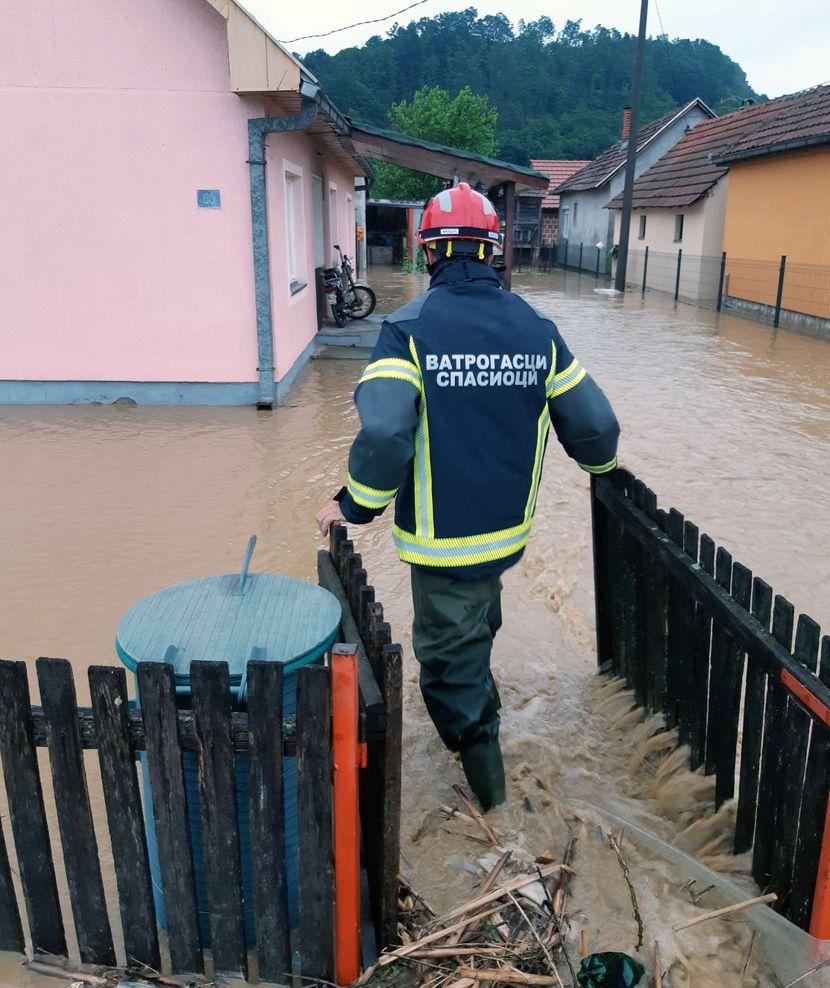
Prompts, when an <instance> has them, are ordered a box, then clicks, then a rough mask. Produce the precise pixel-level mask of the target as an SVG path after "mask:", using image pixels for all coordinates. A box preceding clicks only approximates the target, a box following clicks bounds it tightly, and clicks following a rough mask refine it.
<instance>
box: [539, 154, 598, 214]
mask: <svg viewBox="0 0 830 988" xmlns="http://www.w3.org/2000/svg"><path fill="white" fill-rule="evenodd" d="M588 164H590V162H589V161H565V160H561V159H559V160H553V159H549V158H531V159H530V167H531V168H533V169H534V170H535V171H537V172H542V174H543V175H547V176H548V178H549V179H550V185H549V186H548V191H547V192H546V193H545V194H544V198H543V199H542V209H558V208H559V196H558V195H557V194H556V193H555V192H554V191H553V190H554V189H555V188H556V187H557V186H558V185H560V184H561V183H562V182H564V181H565V179H567V178H570V177H571V175H573V174H574V173H575V172H578V171H579V169H580V168H584V167H585V165H588Z"/></svg>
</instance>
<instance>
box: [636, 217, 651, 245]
mask: <svg viewBox="0 0 830 988" xmlns="http://www.w3.org/2000/svg"><path fill="white" fill-rule="evenodd" d="M638 221H639V225H638V228H637V239H638V240H645V239H646V226H647V225H648V217H647V216H646V214H645V213H640V215H639V217H638Z"/></svg>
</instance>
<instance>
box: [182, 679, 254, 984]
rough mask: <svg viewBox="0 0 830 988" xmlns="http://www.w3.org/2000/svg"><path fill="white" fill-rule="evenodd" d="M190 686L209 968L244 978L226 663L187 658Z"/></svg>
mask: <svg viewBox="0 0 830 988" xmlns="http://www.w3.org/2000/svg"><path fill="white" fill-rule="evenodd" d="M190 690H191V701H192V703H193V719H194V721H195V725H196V744H197V747H196V757H197V765H198V772H199V796H200V803H201V810H202V856H203V867H204V875H205V886H206V889H207V903H208V916H209V922H210V947H211V952H212V954H213V968H214V971H216V972H217V973H219V974H223V975H230V976H231V977H234V976H235V977H240V976H241V977H243V978H247V973H248V952H247V950H246V949H245V921H244V917H243V912H242V870H241V864H240V858H239V825H238V822H237V814H236V779H235V765H234V752H233V742H232V739H231V692H230V676H229V674H228V665H227V663H226V662H192V663H191V664H190Z"/></svg>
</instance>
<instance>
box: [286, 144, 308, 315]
mask: <svg viewBox="0 0 830 988" xmlns="http://www.w3.org/2000/svg"><path fill="white" fill-rule="evenodd" d="M283 194H284V197H285V198H284V203H285V259H286V265H287V269H288V289H289V291H290V292H291V295H292V296H293V295H298V294H299V293H300V292H301V291H303V289H304V288H306V287H307V286H308V275H307V272H306V263H307V258H306V247H305V211H304V208H303V203H304V183H303V169H302V168H301V167H300V166H299V165H294V164H292V163H291V162H290V161H283Z"/></svg>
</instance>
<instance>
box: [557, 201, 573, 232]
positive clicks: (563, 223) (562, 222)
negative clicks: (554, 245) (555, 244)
mask: <svg viewBox="0 0 830 988" xmlns="http://www.w3.org/2000/svg"><path fill="white" fill-rule="evenodd" d="M570 214H571V210H570V207H569V206H563V207H562V209H560V210H559V236H558V238H557V239H558V240H567V239H568V226H569V225H570V224H569V221H570Z"/></svg>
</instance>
